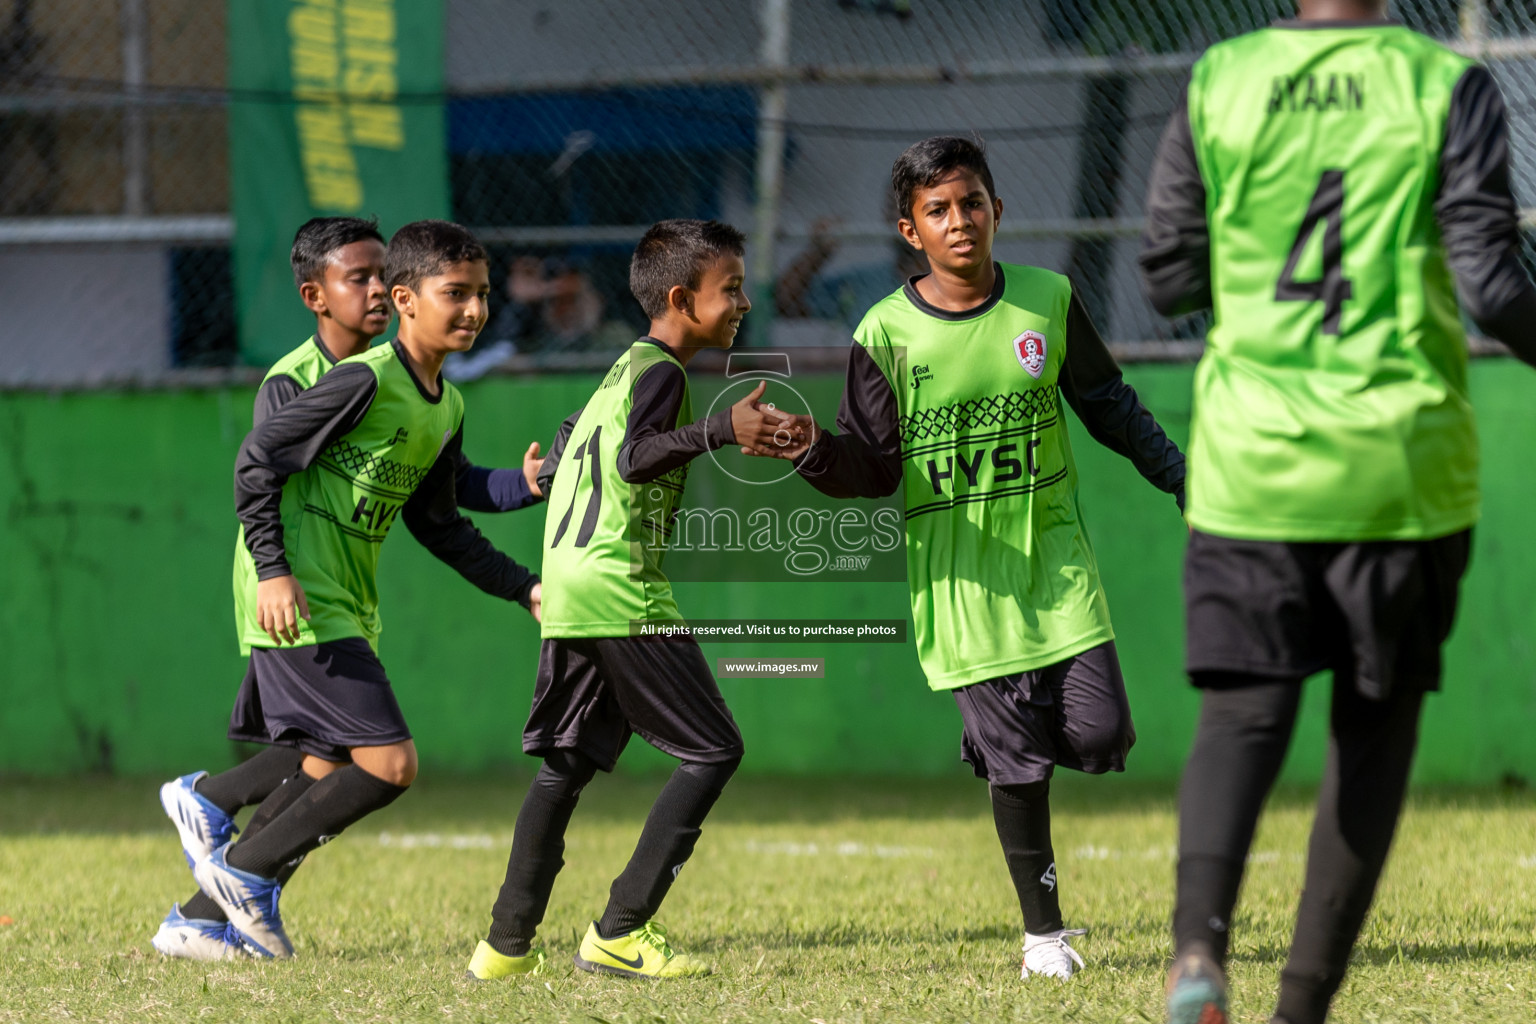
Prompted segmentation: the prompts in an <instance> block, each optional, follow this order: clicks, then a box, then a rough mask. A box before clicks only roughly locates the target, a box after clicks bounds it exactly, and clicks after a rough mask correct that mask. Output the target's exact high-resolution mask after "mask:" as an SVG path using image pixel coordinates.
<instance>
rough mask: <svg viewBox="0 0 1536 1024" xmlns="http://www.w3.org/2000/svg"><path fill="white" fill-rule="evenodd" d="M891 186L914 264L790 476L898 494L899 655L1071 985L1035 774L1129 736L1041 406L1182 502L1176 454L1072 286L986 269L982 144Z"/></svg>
mask: <svg viewBox="0 0 1536 1024" xmlns="http://www.w3.org/2000/svg"><path fill="white" fill-rule="evenodd" d="M891 184H892V187H893V190H894V192H895V194H896V199H897V209H898V211H899V215H900V217H901V220H900V221H899V223H898V227H899V229H900V231H901V234H902V236H903V237H904V238H905V239H906V242H907V244H909V245H911V246H912V247H913V248H914V249H916V250H918V251H920V252H921V253H923V255H924V256H926V257H927V260H928V264H929V266H930V267H931V268H932V269H931V272H930V273H928V274H921V275H918V276H915V277H913V278H911V279H910V280H909V281H908V282H907V283H906V285H905V286H903V287H902V288H901V289H900V290H898V291H896V292H895V293H893V294H892V295H890V296H889V297H887V298H886V299H884V300H882V301H881V302H879V303H878V304H876V305H875V306H874V308H872V309H871V310H869V312H868V313H866V314H865V316H864V319H863V320H862V321H861V322H860V324H859V326H858V328H857V329H856V330H855V331H854V344H853V347H852V350H851V351H850V353H849V358H848V376H847V386H846V388H845V389H844V391H843V399H842V407H841V409H840V410H839V412H838V416H837V427H838V430H839V433H837V434H833V433H832V432H830V431H822V430H819V429H817V428H816V427H815V425H814V424H802V423H801V421H800V419H799V418H797V419H796V425H803V426H805V427H806V428H807V429H808V430H810V431H811V432H812V433H813V434H815V437H816V439H815V442H814V443H813V444H812V445H811V446H810V448H809V450H807V451H805V452H804V453H803V454H801V455H800V456H799V458H798V461H797V462H796V463H795V468H796V469H797V470H798V471H799V473H800V475H801V476H802V477H804V478H805V479H806V480H807V481H808V482H809V483H810V484H811V485H812V486H814V487H815V488H816V489H817V490H820V491H822V492H823V493H826V494H829V495H831V496H833V497H839V498H861V497H862V498H873V497H883V496H885V495H889V494H893V493H896V492H898V491H899V492H900V493H901V495H902V497H903V501H904V503H905V505H906V535H907V580H908V584H909V586H910V588H911V596H912V619H913V623H914V626H915V628H916V634H917V652H918V658H919V660H920V661H921V662H922V666H923V671H924V673H926V675H927V677H928V685H929V686H930V687H932V688H933V689H934V690H938V691H948V692H950V693H952V694H953V695H954V699H955V703H956V704H958V705H959V708H960V717H961V719H962V721H963V722H964V732H963V734H962V738H961V756H962V757H963V758H964V759H965V761H967V762H968V763H969V764H970V765H971V767H972V769H973V770H974V771H975V773H976V775H977V776H978V777H979V778H982V779H985V780H987V782H988V784H989V789H990V793H991V797H992V810H993V817H994V820H995V823H996V826H997V836H998V839H999V840H1000V841H1001V843H1002V847H1003V854H1004V857H1005V859H1006V861H1007V864H1008V872H1009V874H1010V876H1011V877H1012V879H1013V883H1014V887H1015V889H1016V890H1017V892H1018V897H1019V906H1020V909H1021V911H1022V912H1023V917H1024V933H1025V936H1024V955H1023V964H1022V969H1021V973H1022V974H1023V976H1024V977H1026V978H1027V977H1029V976H1030V975H1031V974H1045V975H1048V976H1051V977H1057V978H1068V977H1070V976H1071V975H1072V973H1073V971H1074V969H1075V967H1076V966H1081V965H1082V959H1081V957H1080V955H1079V954H1078V953H1077V951H1076V950H1074V949H1073V948H1072V946H1071V944H1070V942H1069V940H1070V938H1071V937H1073V936H1075V935H1080V934H1082V931H1081V930H1079V929H1069V928H1067V927H1066V925H1065V923H1064V921H1063V919H1062V914H1061V905H1060V891H1059V877H1058V874H1057V871H1056V859H1055V854H1054V853H1053V847H1052V841H1051V818H1050V779H1051V775H1052V773H1053V772H1054V770H1055V768H1056V767H1057V766H1061V767H1064V768H1071V769H1074V770H1077V771H1082V772H1089V773H1094V774H1097V773H1101V772H1108V771H1124V769H1125V757H1126V754H1127V753H1128V752H1129V750H1130V748H1131V744H1132V743H1134V742H1135V730H1134V729H1133V728H1132V725H1131V712H1130V706H1129V704H1128V702H1127V700H1126V695H1125V682H1124V680H1123V679H1122V677H1121V674H1120V664H1119V659H1118V658H1117V656H1116V654H1115V644H1114V635H1115V634H1114V630H1113V629H1112V628H1111V626H1110V622H1109V606H1108V604H1107V603H1106V601H1105V598H1104V589H1103V587H1102V586H1101V585H1100V583H1099V572H1098V566H1097V564H1096V562H1095V561H1094V555H1093V547H1092V545H1091V544H1090V543H1089V540H1088V531H1087V527H1086V526H1085V524H1084V522H1083V516H1082V512H1081V510H1080V508H1079V507H1078V499H1077V468H1076V466H1075V465H1074V463H1073V461H1072V445H1071V443H1070V440H1069V439H1068V436H1067V425H1066V420H1065V417H1064V415H1063V411H1062V408H1061V401H1060V399H1062V398H1065V399H1066V401H1067V404H1069V405H1071V406H1072V408H1073V410H1074V411H1075V412H1076V413H1077V415H1078V418H1079V419H1080V420H1082V422H1083V425H1084V426H1086V427H1087V428H1088V432H1089V434H1091V435H1092V436H1093V438H1094V439H1095V440H1097V441H1098V442H1099V443H1101V444H1103V445H1106V446H1107V447H1109V448H1110V449H1112V450H1113V451H1116V452H1118V453H1120V454H1122V455H1124V456H1125V457H1126V458H1128V459H1130V460H1131V463H1132V464H1133V465H1135V466H1136V468H1137V470H1139V471H1140V472H1141V474H1142V475H1143V476H1144V477H1146V478H1147V480H1149V481H1150V482H1151V483H1152V484H1153V485H1154V486H1155V487H1157V488H1159V489H1160V490H1163V491H1166V492H1168V493H1169V494H1172V495H1174V496H1175V497H1176V498H1177V499H1178V500H1179V501H1180V502H1181V503H1182V500H1183V484H1184V458H1183V456H1182V455H1181V454H1180V453H1179V450H1178V448H1177V447H1176V446H1175V445H1174V444H1173V442H1171V441H1169V440H1168V438H1167V436H1166V435H1165V434H1164V433H1163V431H1162V428H1161V427H1159V426H1158V424H1157V421H1156V420H1154V419H1153V418H1152V415H1151V413H1149V412H1147V410H1146V409H1145V408H1143V407H1142V405H1141V403H1140V401H1139V399H1138V398H1137V396H1136V392H1135V391H1134V390H1132V389H1131V387H1130V386H1129V385H1128V384H1126V383H1125V381H1124V379H1123V378H1122V377H1121V375H1120V369H1119V367H1118V366H1116V365H1115V361H1114V359H1113V358H1112V357H1111V356H1110V354H1109V351H1108V350H1107V349H1106V348H1105V346H1104V342H1103V341H1102V340H1101V339H1100V338H1099V334H1098V331H1097V330H1096V329H1095V328H1094V326H1093V322H1092V321H1091V320H1090V319H1089V317H1088V314H1087V312H1086V310H1085V309H1084V308H1083V304H1082V302H1081V301H1080V299H1079V298H1078V297H1077V295H1075V294H1074V292H1073V290H1072V285H1071V282H1069V281H1068V280H1067V279H1066V278H1065V277H1063V276H1062V275H1060V274H1055V273H1052V272H1051V271H1049V270H1043V269H1041V268H1039V267H1028V266H1019V265H1016V264H1003V263H996V262H994V261H993V259H992V239H993V235H994V233H995V231H996V230H997V224H998V221H999V219H1000V218H1001V217H1002V209H1003V204H1002V200H1001V199H999V198H998V197H997V194H996V190H995V188H994V187H993V184H992V173H991V171H990V169H989V168H988V167H987V161H986V156H985V154H984V153H983V152H982V150H981V148H980V146H979V145H977V144H976V143H974V142H972V141H971V140H969V139H962V138H953V137H944V136H940V137H937V138H931V139H925V140H923V141H922V142H919V143H917V144H915V145H913V146H912V147H910V148H909V149H908V150H907V151H906V152H905V153H903V154H902V155H901V156H900V158H898V159H897V161H896V164H895V166H894V167H893V168H892V171H891ZM794 454H795V453H794V452H793V451H790V452H785V453H783V455H781V457H784V456H793V455H794ZM1175 523H1176V520H1175V519H1174V515H1173V512H1172V510H1170V514H1169V527H1170V529H1172V528H1175V526H1174V524H1175Z"/></svg>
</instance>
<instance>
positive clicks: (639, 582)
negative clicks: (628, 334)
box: [541, 341, 693, 637]
mask: <svg viewBox="0 0 1536 1024" xmlns="http://www.w3.org/2000/svg"><path fill="white" fill-rule="evenodd" d="M662 363H671V364H672V365H673V366H676V367H678V368H679V369H682V364H680V363H679V362H678V361H677V360H676V359H675V358H673V356H672V354H671V353H670V352H668V351H667V350H666V349H665V348H663V347H662V346H660V345H657V344H655V343H654V342H650V341H637V342H635V343H634V344H633V345H632V346H630V349H629V351H628V352H626V353H625V354H624V355H623V356H621V357H620V358H619V360H618V362H616V363H614V364H613V367H612V368H611V369H610V370H609V371H608V374H607V376H605V377H604V378H603V383H602V384H601V385H600V386H599V387H598V389H597V393H596V394H594V395H593V396H592V400H591V401H589V402H588V403H587V405H586V408H584V409H583V410H582V413H581V416H580V417H579V418H578V419H577V420H576V426H575V427H574V428H573V429H572V431H571V436H570V440H569V442H568V443H567V444H566V447H565V454H564V456H563V457H562V458H561V460H560V467H559V469H558V470H556V472H555V479H554V482H553V483H552V484H551V485H550V489H549V511H548V513H547V515H546V518H545V520H544V565H543V569H542V572H541V576H542V578H543V581H544V621H543V630H542V632H543V635H544V636H545V637H620V636H630V635H631V623H636V622H642V621H653V622H663V621H664V622H677V621H679V620H680V619H681V616H680V615H679V613H678V610H677V603H676V602H675V601H674V600H673V598H672V584H671V583H670V582H668V580H667V577H666V576H665V575H664V574H663V573H662V571H661V562H662V558H663V557H664V556H665V554H666V542H667V538H668V537H669V536H670V535H671V533H672V522H673V517H674V515H675V514H676V512H677V508H678V505H679V504H680V503H681V501H682V497H683V485H684V483H685V481H686V480H687V479H688V467H687V466H686V465H684V466H679V467H678V468H677V469H674V470H672V471H671V472H669V473H667V474H666V475H664V476H662V477H660V478H659V479H656V480H653V481H651V482H650V483H647V484H627V483H625V482H624V480H623V479H622V478H621V477H620V476H619V470H618V454H619V446H620V445H621V444H622V443H623V441H624V433H625V430H626V429H627V427H628V423H629V411H630V408H631V406H632V405H633V404H634V389H635V385H636V384H637V383H638V382H639V380H640V378H641V376H642V375H644V373H645V371H646V370H649V369H651V368H652V367H654V366H657V365H659V364H662ZM685 380H686V378H685ZM685 387H686V384H685ZM692 422H693V406H692V402H691V401H690V400H689V397H688V392H687V391H686V390H685V391H684V392H683V401H682V404H681V406H679V408H678V412H677V422H676V423H674V424H673V429H676V428H677V427H680V426H685V425H686V424H689V423H692Z"/></svg>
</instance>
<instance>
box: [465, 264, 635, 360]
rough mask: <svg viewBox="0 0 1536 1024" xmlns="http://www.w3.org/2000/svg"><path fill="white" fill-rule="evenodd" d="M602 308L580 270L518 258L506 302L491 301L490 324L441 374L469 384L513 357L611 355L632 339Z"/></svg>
mask: <svg viewBox="0 0 1536 1024" xmlns="http://www.w3.org/2000/svg"><path fill="white" fill-rule="evenodd" d="M498 306H499V308H497V307H498ZM606 306H607V302H606V301H605V300H604V298H603V294H602V293H601V292H600V291H598V289H597V287H596V285H594V284H593V283H592V279H591V278H590V277H588V276H587V273H586V271H584V270H582V269H581V268H580V267H578V266H575V265H573V264H571V263H568V262H566V261H565V260H562V259H557V258H553V257H552V258H550V259H540V258H539V257H537V256H518V257H517V258H515V259H514V260H513V261H512V265H511V268H510V269H509V270H508V271H507V284H506V301H505V302H504V303H493V306H492V314H491V322H490V324H489V325H488V326H487V327H486V328H485V330H484V331H482V332H481V333H480V337H479V339H478V340H477V341H476V343H475V347H474V349H473V350H471V351H469V352H466V353H463V354H462V355H455V356H453V357H450V358H449V360H448V361H447V362H446V363H445V364H444V367H443V372H444V373H445V374H446V375H447V376H448V377H449V379H451V380H456V381H464V380H473V379H475V378H476V377H480V376H483V375H484V374H486V373H487V372H489V371H490V370H493V369H495V368H496V367H497V366H499V365H501V364H502V363H504V362H506V360H507V359H508V358H509V357H510V356H513V355H515V354H518V353H522V354H525V355H542V354H554V353H571V352H599V353H604V352H606V353H609V354H610V355H611V353H612V352H613V351H617V350H618V349H620V348H622V347H623V346H625V345H627V344H629V343H630V342H632V341H634V340H635V338H634V331H633V330H631V329H630V327H629V325H628V324H626V323H624V322H623V321H622V320H616V319H605V318H604V310H605V308H606ZM603 358H604V359H609V356H604V357H603ZM610 361H611V359H610Z"/></svg>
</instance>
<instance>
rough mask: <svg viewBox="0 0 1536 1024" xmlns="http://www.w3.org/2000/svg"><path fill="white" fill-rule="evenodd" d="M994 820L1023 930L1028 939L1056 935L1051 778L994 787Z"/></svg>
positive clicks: (1057, 893) (1057, 908)
mask: <svg viewBox="0 0 1536 1024" xmlns="http://www.w3.org/2000/svg"><path fill="white" fill-rule="evenodd" d="M991 792H992V821H993V823H994V824H995V825H996V826H997V838H998V841H999V842H1000V843H1002V845H1003V859H1004V860H1006V861H1007V862H1008V874H1009V876H1010V877H1011V878H1012V879H1013V887H1014V889H1015V890H1016V891H1017V892H1018V894H1019V909H1020V910H1021V911H1023V913H1024V930H1025V931H1026V932H1028V933H1029V934H1031V935H1045V934H1048V933H1050V932H1054V931H1060V930H1061V927H1062V923H1061V896H1060V890H1059V889H1058V888H1057V884H1056V853H1055V851H1054V849H1053V848H1052V846H1051V783H1050V780H1049V779H1045V780H1042V781H1040V782H1029V783H1023V784H1019V785H1010V786H992V787H991Z"/></svg>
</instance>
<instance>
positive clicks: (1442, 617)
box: [1184, 530, 1472, 700]
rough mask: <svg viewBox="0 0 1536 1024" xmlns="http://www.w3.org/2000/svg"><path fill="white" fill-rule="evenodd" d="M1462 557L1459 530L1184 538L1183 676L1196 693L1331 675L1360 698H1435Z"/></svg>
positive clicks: (1466, 544) (1466, 535)
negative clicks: (1241, 683) (1399, 691)
mask: <svg viewBox="0 0 1536 1024" xmlns="http://www.w3.org/2000/svg"><path fill="white" fill-rule="evenodd" d="M1471 550H1472V531H1471V530H1463V531H1462V532H1460V533H1453V534H1451V535H1450V536H1449V537H1440V538H1437V539H1435V540H1416V541H1365V542H1360V543H1353V544H1345V543H1300V542H1285V541H1259V540H1235V539H1232V538H1229V537H1217V536H1213V535H1211V534H1208V533H1199V532H1196V533H1194V534H1193V535H1192V536H1191V537H1190V539H1189V549H1188V551H1187V552H1186V554H1185V556H1184V609H1185V626H1186V632H1187V636H1188V646H1187V648H1186V666H1187V668H1188V670H1189V673H1190V677H1191V679H1193V680H1194V682H1195V685H1197V686H1200V685H1204V684H1208V683H1211V682H1213V681H1214V680H1213V679H1211V678H1210V677H1211V674H1220V675H1234V674H1236V675H1255V676H1267V677H1271V678H1295V679H1301V678H1305V677H1306V676H1309V675H1312V674H1313V673H1315V672H1321V671H1323V670H1324V669H1332V670H1333V671H1334V672H1336V673H1341V674H1344V673H1347V677H1348V678H1352V679H1353V681H1354V686H1355V688H1356V689H1357V690H1358V691H1359V692H1360V694H1361V695H1362V696H1364V697H1368V698H1370V699H1372V700H1384V699H1385V698H1386V697H1387V696H1388V695H1390V694H1391V692H1392V691H1393V690H1394V689H1395V688H1397V687H1407V688H1410V689H1414V690H1420V691H1422V690H1438V689H1439V688H1440V645H1441V644H1443V643H1445V639H1446V637H1448V636H1450V633H1451V624H1452V623H1453V622H1454V621H1455V619H1456V601H1457V596H1458V593H1459V590H1460V585H1461V577H1462V575H1463V574H1464V573H1465V572H1466V570H1467V559H1468V558H1469V557H1470V555H1471ZM1340 678H1346V676H1344V675H1341V676H1340Z"/></svg>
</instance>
